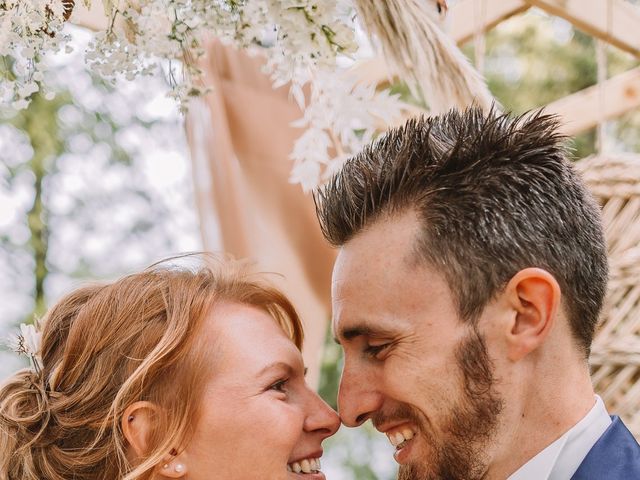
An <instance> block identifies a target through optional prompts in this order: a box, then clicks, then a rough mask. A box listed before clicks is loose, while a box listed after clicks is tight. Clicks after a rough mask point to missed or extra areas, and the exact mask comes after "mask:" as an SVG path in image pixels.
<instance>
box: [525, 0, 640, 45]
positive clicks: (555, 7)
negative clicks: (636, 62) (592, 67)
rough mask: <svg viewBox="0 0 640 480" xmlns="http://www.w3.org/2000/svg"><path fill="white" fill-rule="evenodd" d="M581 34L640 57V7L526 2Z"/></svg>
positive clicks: (608, 0) (580, 0) (621, 0)
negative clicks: (568, 23) (575, 28)
mask: <svg viewBox="0 0 640 480" xmlns="http://www.w3.org/2000/svg"><path fill="white" fill-rule="evenodd" d="M526 1H527V3H529V4H530V5H531V6H535V7H538V8H541V9H542V10H545V11H546V12H548V13H550V14H552V15H557V16H558V17H562V18H564V19H565V20H568V21H569V22H571V23H572V24H573V25H575V26H576V27H577V28H579V29H580V30H583V31H584V32H586V33H588V34H589V35H593V36H594V37H597V38H600V39H602V40H605V41H607V42H609V43H610V44H611V45H614V46H616V47H618V48H620V49H622V50H625V51H627V52H630V53H632V54H634V55H636V56H640V7H637V6H636V5H633V4H631V3H629V2H627V1H625V0H526Z"/></svg>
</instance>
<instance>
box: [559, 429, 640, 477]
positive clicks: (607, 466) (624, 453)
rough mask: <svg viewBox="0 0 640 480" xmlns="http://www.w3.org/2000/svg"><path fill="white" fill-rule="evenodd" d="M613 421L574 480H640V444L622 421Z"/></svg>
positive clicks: (581, 465)
mask: <svg viewBox="0 0 640 480" xmlns="http://www.w3.org/2000/svg"><path fill="white" fill-rule="evenodd" d="M611 420H612V422H611V425H609V428H607V430H605V432H604V433H603V434H602V436H601V437H600V438H599V439H598V441H597V442H596V443H595V445H594V446H593V447H592V448H591V450H590V451H589V453H588V454H587V456H586V457H585V459H584V460H583V462H582V464H580V467H579V468H578V470H577V471H576V473H575V474H574V475H573V477H571V480H601V479H606V480H617V479H620V480H632V479H640V445H638V442H637V441H636V439H635V438H634V437H633V435H632V434H631V432H630V431H629V430H628V429H627V427H626V426H625V425H624V423H622V420H620V418H618V417H611Z"/></svg>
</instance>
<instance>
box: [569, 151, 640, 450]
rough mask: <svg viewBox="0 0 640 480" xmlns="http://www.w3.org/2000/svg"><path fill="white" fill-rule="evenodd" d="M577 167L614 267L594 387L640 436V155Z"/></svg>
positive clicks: (596, 350) (594, 362)
mask: <svg viewBox="0 0 640 480" xmlns="http://www.w3.org/2000/svg"><path fill="white" fill-rule="evenodd" d="M576 165H577V167H578V168H579V170H580V171H581V172H582V174H583V177H584V179H585V180H586V182H587V184H588V185H589V187H590V188H591V191H592V192H593V193H594V195H595V196H596V198H597V199H598V200H599V202H600V203H601V205H602V212H603V219H604V224H605V235H606V238H607V244H608V250H609V259H610V268H611V272H610V279H609V292H608V295H607V300H606V303H605V308H604V311H603V314H602V320H601V324H600V327H599V329H598V332H597V334H596V338H595V340H594V344H593V350H592V354H591V367H592V374H593V384H594V387H595V389H596V392H597V393H598V394H599V395H600V396H602V398H603V400H604V402H605V403H606V405H607V408H608V409H609V411H610V412H611V413H615V414H617V415H620V417H622V419H623V421H624V422H625V423H626V424H627V426H628V427H629V429H630V430H631V431H632V432H633V434H634V435H635V436H636V437H640V156H639V155H631V154H630V155H617V156H592V157H588V158H585V159H583V160H581V161H579V162H578V163H577V164H576Z"/></svg>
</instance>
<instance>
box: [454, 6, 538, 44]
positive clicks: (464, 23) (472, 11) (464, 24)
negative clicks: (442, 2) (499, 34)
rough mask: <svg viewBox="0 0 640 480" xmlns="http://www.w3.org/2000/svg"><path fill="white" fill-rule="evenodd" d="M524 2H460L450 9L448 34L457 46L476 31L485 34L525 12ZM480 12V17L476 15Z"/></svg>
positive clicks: (471, 36)
mask: <svg viewBox="0 0 640 480" xmlns="http://www.w3.org/2000/svg"><path fill="white" fill-rule="evenodd" d="M529 7H530V5H529V4H528V3H527V2H526V1H525V0H461V1H459V2H457V3H455V4H454V5H453V6H452V7H451V8H450V9H449V13H448V16H449V18H450V19H451V20H450V22H451V23H450V27H449V34H450V35H451V37H452V38H453V39H454V40H455V41H456V43H458V44H462V43H465V42H467V41H469V40H471V39H472V38H473V36H474V35H476V33H477V32H478V30H480V31H482V32H486V31H487V30H491V29H492V28H493V27H495V26H496V25H498V24H499V23H500V22H502V21H504V20H506V19H507V18H509V17H512V16H514V15H517V14H518V13H522V12H524V11H525V10H527V9H528V8H529ZM478 12H482V14H481V17H482V18H478V17H477V16H476V15H477V13H478Z"/></svg>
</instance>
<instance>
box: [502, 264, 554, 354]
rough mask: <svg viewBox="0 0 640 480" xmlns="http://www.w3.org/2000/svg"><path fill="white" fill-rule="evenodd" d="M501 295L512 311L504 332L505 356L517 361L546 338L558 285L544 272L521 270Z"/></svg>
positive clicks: (528, 269) (529, 269)
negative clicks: (506, 354)
mask: <svg viewBox="0 0 640 480" xmlns="http://www.w3.org/2000/svg"><path fill="white" fill-rule="evenodd" d="M505 294H506V296H507V301H508V302H509V304H510V305H511V308H513V310H514V311H515V315H514V316H513V317H512V321H511V323H510V325H509V331H508V332H507V345H508V356H509V359H510V360H511V361H518V360H520V359H522V358H524V357H525V356H526V355H527V354H529V353H530V352H532V351H534V350H536V349H537V348H538V347H540V346H541V345H542V343H543V342H544V341H545V339H546V338H547V335H548V334H549V331H550V330H551V327H552V326H553V324H554V322H555V319H556V314H557V313H558V307H559V305H560V299H561V292H560V285H559V284H558V282H557V281H556V279H555V278H554V277H553V275H551V274H550V273H549V272H547V271H546V270H543V269H541V268H525V269H523V270H520V271H519V272H518V273H516V274H515V275H514V276H513V278H512V279H511V280H510V281H509V283H508V284H507V286H506V288H505Z"/></svg>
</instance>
